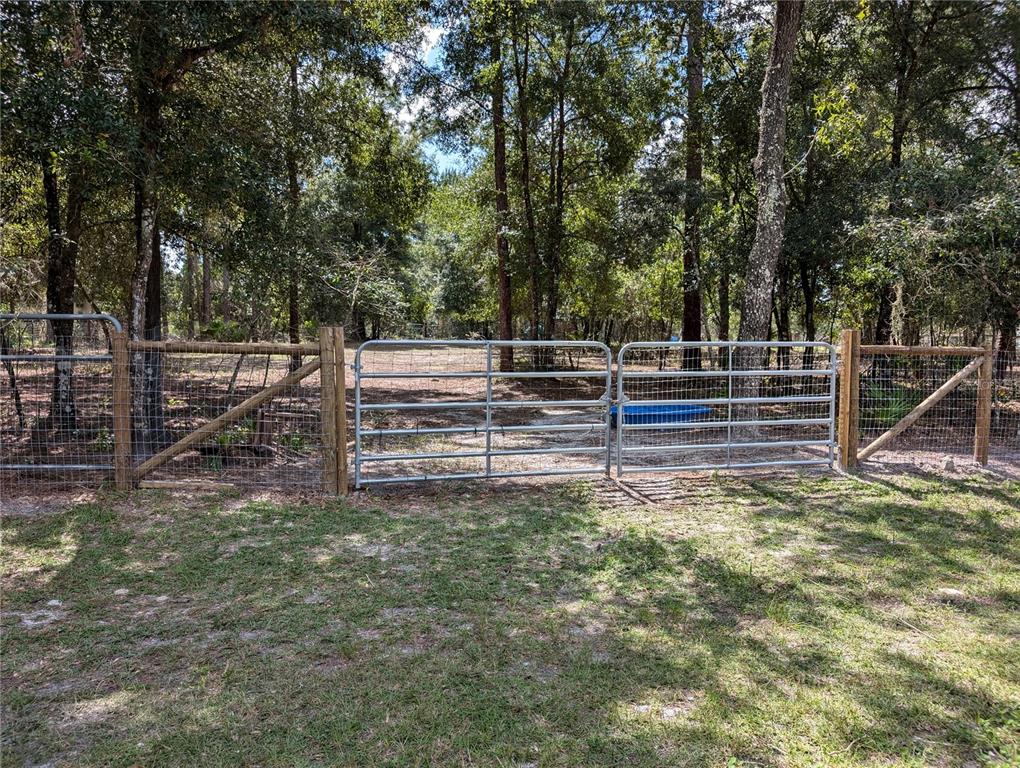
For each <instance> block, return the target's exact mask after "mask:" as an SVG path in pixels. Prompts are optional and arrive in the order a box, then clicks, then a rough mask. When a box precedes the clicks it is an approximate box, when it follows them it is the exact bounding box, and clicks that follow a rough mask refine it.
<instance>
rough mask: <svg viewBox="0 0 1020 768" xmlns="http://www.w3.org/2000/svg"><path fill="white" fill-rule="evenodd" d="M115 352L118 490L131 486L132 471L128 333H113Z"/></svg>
mask: <svg viewBox="0 0 1020 768" xmlns="http://www.w3.org/2000/svg"><path fill="white" fill-rule="evenodd" d="M110 342H111V347H112V350H111V351H112V353H113V478H114V483H115V484H116V486H117V490H119V491H126V490H129V489H130V488H131V486H132V484H133V483H132V471H131V357H130V356H129V355H128V346H127V334H125V333H124V332H123V331H114V332H113V333H112V334H110Z"/></svg>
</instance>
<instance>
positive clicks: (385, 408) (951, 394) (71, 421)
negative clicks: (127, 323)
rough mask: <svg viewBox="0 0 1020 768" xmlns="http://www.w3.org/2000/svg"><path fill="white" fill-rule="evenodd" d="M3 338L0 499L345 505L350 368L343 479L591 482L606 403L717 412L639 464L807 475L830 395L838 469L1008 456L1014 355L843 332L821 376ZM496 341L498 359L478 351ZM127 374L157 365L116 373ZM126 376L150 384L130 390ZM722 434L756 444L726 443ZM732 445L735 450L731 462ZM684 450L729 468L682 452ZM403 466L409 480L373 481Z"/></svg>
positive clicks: (782, 350) (17, 329)
mask: <svg viewBox="0 0 1020 768" xmlns="http://www.w3.org/2000/svg"><path fill="white" fill-rule="evenodd" d="M0 342H2V347H0V363H2V369H0V484H3V485H5V486H7V485H9V484H10V483H11V482H15V483H18V482H20V481H22V480H25V481H28V482H31V481H36V482H39V483H42V484H44V485H47V484H55V483H66V482H68V481H69V480H70V479H71V478H75V479H77V480H79V481H80V482H83V483H86V484H95V483H97V482H102V481H105V480H112V481H113V483H114V485H115V486H116V487H117V488H118V489H122V490H126V489H129V488H131V487H135V486H139V487H147V488H179V487H188V488H193V487H198V486H201V487H206V488H224V487H232V486H233V485H238V484H239V485H250V486H260V487H265V488H290V489H297V490H303V491H319V490H321V491H324V492H326V493H328V494H342V493H345V492H346V491H347V489H348V485H349V481H348V474H347V472H348V457H347V448H348V440H347V436H348V411H347V387H348V384H347V381H348V380H347V375H348V370H349V369H351V370H353V376H354V379H353V381H354V389H355V392H354V393H353V397H352V402H351V407H352V412H353V411H356V412H354V413H353V414H352V416H353V418H354V422H355V425H356V426H355V428H354V429H352V430H351V437H352V438H354V441H353V442H354V446H355V464H356V467H355V468H356V471H357V473H358V475H359V479H361V472H362V469H370V473H369V475H368V476H365V478H364V479H365V480H369V481H371V480H372V479H373V477H374V478H376V479H377V480H381V481H384V482H385V481H396V480H397V479H401V478H403V479H418V478H421V477H427V478H428V479H445V478H456V477H469V476H470V477H475V476H480V477H511V476H517V475H525V474H528V475H530V474H540V475H556V474H570V473H574V472H577V471H579V470H581V469H582V468H584V471H591V468H590V464H591V461H589V459H592V458H593V456H594V454H599V455H600V456H601V455H602V454H603V452H604V451H605V456H606V457H608V456H609V450H608V449H607V448H606V446H608V445H610V444H611V442H610V441H609V440H608V439H606V438H604V437H603V436H604V435H605V427H604V425H605V423H607V422H608V423H612V421H613V418H614V411H613V410H612V409H611V408H610V406H611V405H612V406H614V407H615V408H619V407H620V404H621V403H627V401H628V400H629V401H631V402H630V405H625V407H626V408H632V407H635V402H638V401H639V402H640V405H642V406H645V407H647V408H648V409H649V411H650V412H651V411H654V410H655V409H656V408H660V407H666V408H669V407H676V406H677V404H678V403H679V404H680V405H682V406H683V407H686V408H692V409H694V410H696V411H697V410H698V409H701V410H700V411H698V412H700V413H704V412H706V411H708V412H711V414H718V413H722V412H725V414H726V418H725V419H718V418H716V416H714V415H709V416H701V417H699V418H698V419H694V418H692V419H687V420H680V421H677V423H672V422H670V423H668V424H667V423H657V422H656V420H655V419H651V420H648V419H643V420H642V419H639V420H638V421H635V422H634V423H630V421H629V420H628V419H624V420H623V421H624V424H623V425H622V426H623V428H624V429H626V430H627V440H628V441H629V442H627V443H626V444H625V447H626V449H627V451H628V452H629V455H630V456H631V457H632V458H633V462H634V464H635V465H638V466H639V468H641V469H646V470H647V471H674V470H683V469H696V468H701V467H708V466H711V467H715V466H719V465H721V466H728V467H731V468H740V467H746V466H754V465H756V464H757V465H762V464H764V463H768V462H763V461H762V459H763V458H768V457H766V456H765V454H764V453H763V452H764V451H766V450H781V451H790V452H795V451H801V450H804V451H806V452H807V453H809V454H811V453H813V452H821V453H822V454H823V455H821V456H818V457H815V456H814V455H805V456H793V455H791V456H789V457H785V460H786V461H789V462H790V463H791V464H798V463H802V462H815V461H822V462H823V463H824V458H825V457H824V452H825V451H826V450H827V449H830V448H831V445H832V442H833V441H832V438H831V437H828V438H826V435H825V430H826V429H831V424H832V417H831V413H829V412H826V413H823V412H822V411H820V410H819V411H818V413H815V412H814V410H811V409H815V410H817V409H824V407H825V406H826V405H827V404H828V403H831V399H830V392H831V386H832V385H835V386H837V387H838V401H837V402H838V410H837V419H836V427H837V430H838V439H837V440H836V441H835V442H836V443H837V444H838V446H839V463H840V466H842V467H843V468H844V469H853V468H854V467H855V466H856V465H858V464H859V463H860V462H867V461H870V460H873V459H874V458H875V457H876V456H877V455H878V454H879V453H883V454H888V455H890V456H899V457H901V458H906V459H908V460H911V461H913V460H914V459H915V458H916V457H917V456H921V455H923V454H928V455H930V454H931V453H932V452H937V453H938V454H939V455H944V454H948V455H953V454H962V453H967V454H969V455H970V456H971V457H972V458H973V459H974V461H975V462H976V463H978V464H979V465H985V464H987V463H988V461H989V459H990V457H992V458H997V459H1001V458H1003V457H1011V456H1013V455H1014V454H1015V455H1016V457H1017V458H1020V369H1018V367H1017V365H1016V359H1015V356H1013V355H1011V354H1009V353H1004V352H1002V351H999V352H995V351H993V350H992V349H990V348H986V347H974V346H946V347H909V346H878V345H869V344H862V343H861V338H860V331H859V330H847V331H845V332H844V334H843V338H842V344H841V345H840V350H839V358H840V365H839V366H838V370H839V375H838V381H837V382H833V381H832V379H831V374H829V371H830V370H831V369H832V368H833V366H832V365H831V364H829V363H828V361H827V360H826V362H824V363H823V362H822V360H821V357H823V356H824V357H826V358H827V355H823V354H816V352H814V351H811V352H809V351H808V347H810V346H812V345H814V346H816V347H817V346H819V343H805V342H794V343H792V344H788V345H786V346H785V347H784V346H783V345H782V344H776V343H771V344H764V343H763V344H762V345H760V346H762V347H763V348H765V349H768V352H767V354H766V355H765V356H764V358H763V359H764V361H765V364H764V365H763V366H761V365H758V366H752V365H739V364H738V365H734V361H733V360H729V361H727V359H726V355H724V354H723V353H722V352H720V351H719V350H720V348H721V347H723V346H725V345H724V344H722V343H721V342H710V343H706V344H704V345H701V349H700V354H698V355H697V356H696V357H697V360H695V359H694V356H692V353H691V350H690V348H689V347H690V345H686V346H685V345H684V344H683V343H681V344H662V343H653V342H649V343H644V344H641V343H638V344H634V345H629V347H630V349H631V350H632V352H629V353H628V356H627V366H626V368H627V370H626V372H624V366H621V365H620V364H619V363H617V365H616V366H615V371H614V370H613V366H612V363H611V362H610V363H609V367H608V368H607V367H604V366H605V365H606V362H605V360H604V359H603V357H604V356H605V354H606V353H607V352H608V350H603V345H600V344H597V343H594V344H595V346H596V347H598V348H599V350H602V351H600V352H599V354H600V355H602V356H603V357H600V358H599V361H597V363H595V364H593V361H594V358H591V357H590V356H589V357H585V356H584V354H582V350H583V349H584V347H585V345H586V344H588V343H587V342H576V343H569V342H568V343H554V344H553V347H549V349H553V348H555V349H556V350H557V351H555V353H552V352H549V351H548V350H546V349H545V348H544V347H543V346H542V345H537V346H536V345H529V344H528V343H527V342H499V341H491V342H488V341H480V342H464V341H456V342H397V341H394V342H384V343H378V342H373V343H370V344H369V345H368V348H369V349H370V350H371V355H372V356H373V357H372V358H371V364H370V365H366V364H361V365H358V363H357V361H356V364H355V366H348V365H347V363H346V357H345V342H344V334H343V329H342V328H332V327H323V328H320V331H319V340H318V342H317V343H303V344H286V343H276V342H247V343H243V342H242V343H233V342H217V341H177V340H172V341H148V340H146V341H137V340H136V341H132V340H130V339H128V338H127V335H126V334H125V333H124V332H123V331H122V329H121V328H120V324H119V323H118V322H117V321H116V319H115V318H110V317H108V316H105V315H75V316H63V315H61V316H56V315H53V316H51V315H46V314H41V313H29V314H22V315H0ZM507 348H509V349H512V350H514V351H513V353H512V355H510V356H509V357H508V359H504V355H502V354H500V355H498V356H497V355H496V354H495V353H496V351H498V350H500V349H507ZM794 349H797V350H798V351H796V352H795V351H794ZM478 350H483V351H482V352H481V353H479V352H478ZM486 350H487V351H486ZM543 350H544V351H543ZM800 350H803V351H800ZM589 351H590V350H589ZM366 354H368V353H366ZM479 354H480V355H481V356H480V357H479ZM632 355H633V356H634V357H633V358H632ZM669 355H673V356H674V357H676V359H672V358H669V359H667V358H668V356H669ZM720 355H722V357H720ZM798 355H801V356H804V357H803V358H802V357H798ZM497 358H498V359H497ZM368 359H369V358H368V357H366V358H365V360H366V361H368ZM620 359H622V357H621V358H620ZM358 360H359V361H360V358H358ZM139 361H141V362H142V363H143V364H145V365H147V366H149V365H151V366H153V367H154V369H155V373H154V374H153V372H152V371H146V376H145V377H141V378H139V379H134V378H133V376H132V374H133V373H137V368H136V369H135V370H134V371H132V367H133V366H135V365H137V364H138V363H139ZM514 361H516V362H514ZM820 365H821V366H824V367H825V369H824V370H823V369H822V368H820V367H819V366H820ZM822 373H825V374H828V375H830V379H828V380H827V381H829V384H830V388H829V389H828V390H826V391H822V390H821V389H820V390H818V391H815V389H812V388H809V383H810V381H812V380H810V379H808V378H806V376H808V375H813V374H822ZM614 374H615V375H616V376H617V381H616V385H617V387H622V386H623V381H624V378H627V384H626V387H625V388H624V389H621V390H620V391H621V392H622V393H623V396H622V397H618V398H617V399H616V400H615V401H613V400H612V392H613V390H612V389H607V387H608V385H609V383H610V382H611V376H612V375H614ZM720 377H722V378H720ZM820 380H821V379H819V381H820ZM136 382H141V383H142V387H143V388H144V389H145V390H146V391H145V392H138V391H134V392H133V391H132V390H133V387H135V386H137V384H136ZM811 386H814V385H811ZM150 387H151V391H150V389H149V388H150ZM823 389H824V388H823ZM596 390H597V391H596ZM593 393H594V394H593ZM783 408H786V409H793V408H797V409H805V410H804V412H801V411H799V410H798V411H797V412H796V413H795V412H793V411H791V412H790V413H786V412H781V411H782V409H783ZM585 409H589V411H590V409H596V410H598V414H597V415H594V414H593V413H591V412H587V413H586V412H585ZM720 409H722V410H721V411H720ZM759 409H760V410H761V413H762V415H760V416H753V415H751V416H747V415H746V414H745V415H744V416H741V415H740V414H741V413H743V412H744V411H745V410H746V411H752V410H753V411H755V412H757V411H758V410H759ZM808 411H810V412H808ZM629 413H630V412H629V411H628V415H629ZM585 416H587V418H581V417H585ZM603 416H604V417H605V419H603ZM658 421H659V422H662V419H658ZM476 422H477V423H476ZM735 424H736V425H737V426H734V425H735ZM738 428H739V429H745V428H748V429H749V431H753V432H754V433H755V434H750V435H748V436H745V437H744V438H743V439H742V441H738V442H739V443H740V444H739V445H736V442H737V441H734V430H735V429H738ZM711 430H715V431H714V432H712V431H711ZM791 430H807V431H808V432H810V431H811V430H821V431H819V432H818V434H814V433H812V434H806V433H805V434H800V433H799V432H798V433H797V434H794V432H793V431H791ZM622 432H623V430H622V429H620V430H618V433H617V439H618V440H619V439H621V438H620V435H621V434H622ZM559 433H562V434H559ZM766 433H767V435H768V436H767V437H763V436H764V435H766ZM596 438H597V439H596ZM620 445H622V443H621V444H620ZM620 445H617V458H618V459H619V458H620V456H621V455H622V452H621V451H620ZM735 446H736V447H738V448H739V450H740V451H742V452H743V454H742V455H741V456H737V455H731V454H732V453H733V451H734V449H735ZM698 452H701V454H700V455H712V456H714V455H715V454H718V453H719V452H725V454H726V458H725V460H722V461H719V462H717V461H715V459H713V460H711V461H704V460H701V461H699V460H696V459H694V457H696V456H698V455H699V453H698ZM713 452H714V453H713ZM890 452H892V453H890ZM720 455H721V454H720ZM572 456H574V457H575V458H571V457H572ZM687 457H691V459H688V458H687ZM543 458H544V459H546V460H545V461H543ZM600 461H601V459H600ZM529 462H530V463H529ZM401 464H403V465H405V466H406V467H407V468H408V469H411V470H413V471H410V472H402V473H396V474H395V473H392V472H390V471H388V470H389V469H392V468H396V467H398V466H400V465H401ZM419 469H420V470H421V471H419ZM617 473H618V474H619V467H617ZM356 484H357V483H356ZM16 487H18V486H16Z"/></svg>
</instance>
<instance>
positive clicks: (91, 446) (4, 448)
mask: <svg viewBox="0 0 1020 768" xmlns="http://www.w3.org/2000/svg"><path fill="white" fill-rule="evenodd" d="M59 325H64V326H66V328H65V329H63V330H64V333H63V334H62V335H61V338H60V339H59V340H58V339H57V338H56V336H57V334H58V333H60V331H58V326H59ZM83 326H88V328H89V331H90V332H91V334H86V333H85V332H84V331H83ZM111 331H113V332H117V333H120V332H121V331H122V328H121V324H120V321H119V320H117V318H115V317H111V316H110V315H105V314H96V313H89V314H86V313H82V314H60V313H44V312H20V313H7V312H4V313H0V342H2V344H0V366H2V368H3V374H4V375H3V377H2V380H0V473H2V474H3V476H4V477H5V478H6V477H16V476H18V475H19V474H23V473H31V474H32V475H33V476H39V475H48V476H55V477H59V476H61V474H62V473H75V474H77V473H96V472H101V473H105V472H112V471H113V469H114V463H113V462H114V457H113V454H114V449H113V441H112V433H113V430H114V428H115V425H114V419H113V411H112V409H111V407H110V403H111V401H112V399H113V385H112V381H113V376H112V365H113V353H112V349H111V345H110V338H111V336H110V333H111ZM89 335H94V336H95V338H89ZM61 348H67V349H71V350H73V351H72V352H70V353H63V352H61V351H60V350H61ZM61 373H62V374H63V375H66V376H67V381H68V388H69V393H68V397H69V398H71V399H73V401H75V402H76V416H75V418H74V422H75V424H74V427H73V428H63V427H61V426H60V424H59V422H60V418H59V416H57V417H53V415H52V412H51V409H52V406H51V392H52V386H53V384H52V382H51V377H52V376H54V375H55V374H56V375H60V374H61ZM82 378H87V381H86V382H85V383H83V384H75V385H72V384H71V382H72V381H74V382H78V381H79V380H80V379H82ZM22 388H24V389H25V392H21V389H22ZM29 421H30V422H32V423H28V422H29ZM47 421H55V423H54V424H51V425H50V426H52V427H53V431H54V432H55V435H54V439H56V440H57V444H56V445H55V446H53V447H55V448H57V449H58V450H57V451H56V452H53V451H51V450H50V447H51V446H49V445H48V444H47V443H48V439H49V435H48V434H47V432H48V430H47V429H39V424H41V423H44V422H47Z"/></svg>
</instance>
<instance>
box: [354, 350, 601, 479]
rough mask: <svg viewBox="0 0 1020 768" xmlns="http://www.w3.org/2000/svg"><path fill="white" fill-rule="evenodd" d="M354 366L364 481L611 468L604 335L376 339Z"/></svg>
mask: <svg viewBox="0 0 1020 768" xmlns="http://www.w3.org/2000/svg"><path fill="white" fill-rule="evenodd" d="M354 371H355V389H354V424H355V434H354V484H355V487H357V488H361V487H363V486H366V485H370V484H377V483H397V482H409V481H420V480H460V479H470V478H482V477H523V476H528V475H573V474H586V473H588V474H590V473H607V474H608V472H609V469H610V448H611V440H610V424H609V405H610V401H611V398H612V395H611V392H612V353H611V352H610V351H609V348H608V347H607V346H606V345H605V344H600V343H598V342H588V341H367V342H365V343H363V344H362V345H361V346H360V347H359V348H358V351H357V354H356V355H355V360H354ZM367 382H371V384H372V386H371V387H367V386H366V383H367ZM570 456H581V457H582V460H581V461H570V462H563V461H561V459H563V458H564V457H570ZM584 457H588V458H589V459H590V460H587V461H586V460H584ZM536 461H538V462H540V463H537V464H536ZM393 467H399V468H408V467H409V469H406V470H403V471H400V470H398V471H396V472H393V471H392V468H393ZM386 468H390V469H391V471H390V472H386V471H385V469H386Z"/></svg>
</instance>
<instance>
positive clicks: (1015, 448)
mask: <svg viewBox="0 0 1020 768" xmlns="http://www.w3.org/2000/svg"><path fill="white" fill-rule="evenodd" d="M988 454H989V456H990V457H991V458H993V459H1000V460H1003V461H1007V462H1012V463H1014V464H1015V465H1016V466H1018V467H1020V361H1018V356H1017V353H1016V352H1015V351H1014V352H1007V351H1002V350H1000V351H999V352H997V353H996V356H995V363H994V365H993V367H992V421H991V434H990V438H989V443H988Z"/></svg>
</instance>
